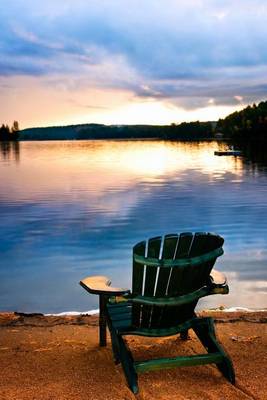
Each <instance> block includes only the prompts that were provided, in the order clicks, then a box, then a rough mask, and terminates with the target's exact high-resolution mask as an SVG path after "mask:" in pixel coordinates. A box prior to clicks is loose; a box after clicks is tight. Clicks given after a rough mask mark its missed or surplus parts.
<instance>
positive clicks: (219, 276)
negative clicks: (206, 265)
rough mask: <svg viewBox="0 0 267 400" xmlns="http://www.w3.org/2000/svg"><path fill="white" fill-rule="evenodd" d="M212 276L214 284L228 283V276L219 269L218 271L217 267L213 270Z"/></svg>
mask: <svg viewBox="0 0 267 400" xmlns="http://www.w3.org/2000/svg"><path fill="white" fill-rule="evenodd" d="M210 278H211V283H212V284H213V285H216V286H217V285H220V286H222V285H225V284H226V283H227V279H226V276H225V275H224V274H223V273H222V272H219V271H216V269H214V270H212V271H211V273H210Z"/></svg>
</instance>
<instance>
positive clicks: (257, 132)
mask: <svg viewBox="0 0 267 400" xmlns="http://www.w3.org/2000/svg"><path fill="white" fill-rule="evenodd" d="M217 131H219V132H221V133H223V134H224V136H227V137H231V138H232V139H236V140H239V141H256V140H257V141H267V101H262V102H260V103H259V104H258V105H256V104H253V105H252V106H247V107H246V108H244V109H243V110H241V111H236V112H234V113H232V114H230V115H228V116H227V117H226V118H224V119H219V121H218V123H217Z"/></svg>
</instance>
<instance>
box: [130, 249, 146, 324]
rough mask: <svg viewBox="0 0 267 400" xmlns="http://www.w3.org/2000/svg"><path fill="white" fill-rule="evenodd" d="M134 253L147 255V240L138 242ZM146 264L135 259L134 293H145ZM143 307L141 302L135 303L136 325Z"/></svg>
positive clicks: (133, 317)
mask: <svg viewBox="0 0 267 400" xmlns="http://www.w3.org/2000/svg"><path fill="white" fill-rule="evenodd" d="M133 254H137V255H139V256H145V255H146V242H145V241H143V242H140V243H137V245H135V246H134V248H133ZM144 272H145V266H144V265H140V264H138V263H137V262H135V260H134V259H133V272H132V274H133V275H132V293H133V294H134V295H139V294H143V293H142V288H143V278H144ZM141 309H142V306H141V305H139V304H135V306H134V307H133V313H132V319H133V320H132V322H133V325H134V326H139V325H140V318H141Z"/></svg>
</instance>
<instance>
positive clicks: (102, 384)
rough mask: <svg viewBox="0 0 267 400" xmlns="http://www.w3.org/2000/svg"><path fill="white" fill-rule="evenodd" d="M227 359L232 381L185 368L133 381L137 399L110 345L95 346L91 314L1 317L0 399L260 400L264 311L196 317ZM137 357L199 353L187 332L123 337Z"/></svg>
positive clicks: (266, 342) (266, 329) (266, 332)
mask: <svg viewBox="0 0 267 400" xmlns="http://www.w3.org/2000/svg"><path fill="white" fill-rule="evenodd" d="M201 315H204V316H207V315H209V316H210V315H211V316H213V318H214V319H215V323H216V330H217V335H218V337H219V339H220V341H221V342H222V344H223V346H224V347H225V349H226V350H227V351H228V352H229V354H230V355H231V357H232V359H233V363H234V367H235V371H236V375H237V383H236V386H232V385H231V384H229V383H228V382H227V381H226V380H225V379H224V378H223V377H222V376H221V375H220V373H219V372H218V371H217V369H216V368H215V367H214V366H212V365H208V366H200V367H199V366H198V367H190V368H189V367H184V368H176V369H171V370H163V371H159V372H149V373H146V374H142V375H140V376H139V386H140V394H139V395H138V396H137V397H135V396H134V395H133V394H132V393H131V392H130V390H129V389H128V388H127V386H126V384H125V380H124V376H123V373H122V371H121V367H120V366H115V364H114V363H113V360H112V352H111V346H110V341H108V345H107V347H106V348H99V346H98V316H97V315H93V316H88V315H76V316H64V317H63V316H44V315H42V314H28V315H27V314H23V313H0V357H1V369H0V393H1V394H0V398H1V400H2V399H3V400H13V399H16V400H33V399H38V400H39V399H40V400H48V399H57V400H70V399H72V400H73V399H77V400H78V399H79V400H80V399H94V400H130V399H132V400H134V399H138V400H154V399H155V400H158V399H160V400H174V399H175V400H182V399H183V400H184V399H190V400H197V399H198V400H199V399H211V400H216V399H229V400H230V399H231V400H245V399H254V400H255V399H266V398H267V394H266V384H267V377H266V368H267V357H266V354H265V350H264V349H266V347H267V324H266V323H267V311H258V312H244V311H235V312H223V311H218V310H214V311H203V312H201ZM128 344H129V346H130V347H131V348H132V349H133V351H134V353H135V355H136V357H137V358H139V359H142V358H145V357H147V358H153V357H154V358H157V357H160V356H167V355H170V356H173V355H177V354H189V353H191V354H192V353H193V354H196V353H199V352H203V349H202V348H201V345H200V344H199V342H198V341H197V339H196V337H195V336H194V334H193V333H191V332H190V340H188V341H186V342H184V341H181V340H180V339H179V337H178V336H172V337H168V338H160V339H151V338H140V337H129V339H128Z"/></svg>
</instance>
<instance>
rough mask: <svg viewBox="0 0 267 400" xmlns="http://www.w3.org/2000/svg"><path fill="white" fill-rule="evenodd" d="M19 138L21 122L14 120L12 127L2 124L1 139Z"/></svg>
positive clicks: (0, 129) (0, 128)
mask: <svg viewBox="0 0 267 400" xmlns="http://www.w3.org/2000/svg"><path fill="white" fill-rule="evenodd" d="M18 138H19V123H18V121H14V122H13V125H12V127H11V128H10V127H9V126H8V125H5V124H2V126H1V127H0V141H9V140H18Z"/></svg>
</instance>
